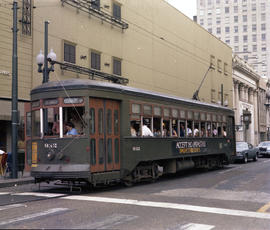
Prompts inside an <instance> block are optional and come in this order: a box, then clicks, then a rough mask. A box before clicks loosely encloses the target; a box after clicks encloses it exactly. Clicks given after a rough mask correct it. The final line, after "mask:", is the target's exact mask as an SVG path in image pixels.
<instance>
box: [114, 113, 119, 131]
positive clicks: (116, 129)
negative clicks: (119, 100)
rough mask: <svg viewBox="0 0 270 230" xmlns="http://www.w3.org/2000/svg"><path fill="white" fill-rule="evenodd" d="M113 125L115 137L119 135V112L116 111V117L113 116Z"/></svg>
mask: <svg viewBox="0 0 270 230" xmlns="http://www.w3.org/2000/svg"><path fill="white" fill-rule="evenodd" d="M113 118H114V119H113V124H114V135H118V133H119V115H118V110H114V116H113Z"/></svg>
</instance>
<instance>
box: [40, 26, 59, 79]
mask: <svg viewBox="0 0 270 230" xmlns="http://www.w3.org/2000/svg"><path fill="white" fill-rule="evenodd" d="M48 24H49V22H48V21H45V35H44V55H43V54H42V50H40V53H39V54H38V55H37V57H36V61H37V64H38V72H39V73H43V80H42V83H46V82H48V81H49V74H50V72H53V71H54V66H53V63H54V61H56V54H55V53H54V52H53V49H51V52H50V53H49V54H48ZM48 61H50V63H51V66H50V67H48ZM51 61H52V62H51ZM43 65H44V68H42V66H43Z"/></svg>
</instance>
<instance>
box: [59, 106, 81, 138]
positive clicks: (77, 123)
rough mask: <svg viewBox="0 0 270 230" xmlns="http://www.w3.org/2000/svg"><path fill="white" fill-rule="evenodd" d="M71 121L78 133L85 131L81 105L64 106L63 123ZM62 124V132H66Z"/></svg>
mask: <svg viewBox="0 0 270 230" xmlns="http://www.w3.org/2000/svg"><path fill="white" fill-rule="evenodd" d="M67 122H71V123H72V124H73V125H74V128H75V129H76V130H77V132H78V134H79V135H82V134H84V133H85V128H86V121H85V109H84V107H83V106H80V107H79V106H78V107H75V106H73V107H64V108H63V123H64V124H65V123H67ZM66 132H67V130H65V126H64V132H63V133H64V134H66Z"/></svg>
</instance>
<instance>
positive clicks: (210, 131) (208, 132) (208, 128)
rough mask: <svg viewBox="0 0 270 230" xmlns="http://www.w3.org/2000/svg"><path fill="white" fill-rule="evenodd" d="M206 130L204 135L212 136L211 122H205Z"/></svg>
mask: <svg viewBox="0 0 270 230" xmlns="http://www.w3.org/2000/svg"><path fill="white" fill-rule="evenodd" d="M206 127H207V131H206V136H207V137H212V126H211V122H207V123H206Z"/></svg>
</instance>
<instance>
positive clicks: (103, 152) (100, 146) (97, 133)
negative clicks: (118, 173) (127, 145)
mask: <svg viewBox="0 0 270 230" xmlns="http://www.w3.org/2000/svg"><path fill="white" fill-rule="evenodd" d="M119 118H120V113H119V103H118V102H116V101H112V100H103V99H96V98H90V163H91V172H104V171H111V170H118V169H120V156H119V153H120V122H119Z"/></svg>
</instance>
